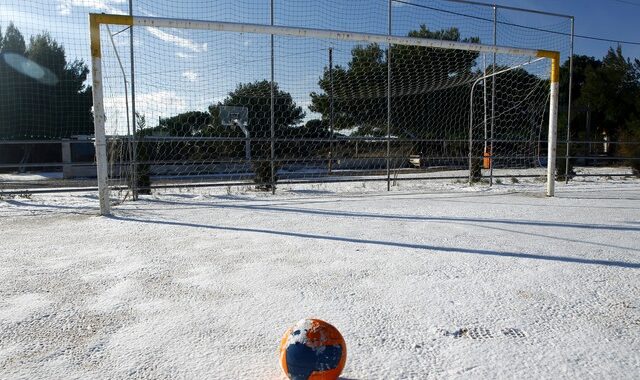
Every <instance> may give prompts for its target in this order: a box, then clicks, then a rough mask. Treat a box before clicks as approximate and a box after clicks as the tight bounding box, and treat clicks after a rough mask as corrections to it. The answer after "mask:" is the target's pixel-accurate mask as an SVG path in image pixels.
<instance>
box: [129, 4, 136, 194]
mask: <svg viewBox="0 0 640 380" xmlns="http://www.w3.org/2000/svg"><path fill="white" fill-rule="evenodd" d="M129 15H130V16H133V0H129ZM129 49H130V50H131V52H130V56H131V65H130V66H131V114H132V116H133V117H132V118H131V120H133V124H132V128H131V129H132V131H133V134H132V137H133V144H132V146H131V151H132V157H131V193H132V194H131V196H132V198H133V200H134V201H137V200H138V164H137V160H138V142H137V141H136V140H137V135H138V133H137V126H136V81H135V79H136V73H135V70H134V68H135V64H134V59H133V25H131V26H130V27H129Z"/></svg>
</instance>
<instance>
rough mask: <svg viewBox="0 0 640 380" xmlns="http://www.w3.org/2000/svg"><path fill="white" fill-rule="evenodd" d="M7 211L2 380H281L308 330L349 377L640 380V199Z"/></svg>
mask: <svg viewBox="0 0 640 380" xmlns="http://www.w3.org/2000/svg"><path fill="white" fill-rule="evenodd" d="M503 181H504V182H505V183H504V184H498V185H496V186H494V187H493V188H491V189H490V188H488V187H487V186H485V185H482V186H478V187H467V186H465V185H464V184H460V183H453V182H451V181H449V182H447V181H441V182H438V183H434V182H428V183H426V182H418V181H412V182H400V183H399V186H396V187H394V188H393V190H392V191H391V192H386V191H385V190H386V184H385V183H367V184H362V183H348V184H327V185H306V186H296V187H290V188H286V187H283V188H281V189H279V191H278V192H277V194H276V195H275V196H274V195H271V194H264V193H257V192H253V191H249V190H248V189H196V190H183V191H178V190H166V191H164V192H162V193H155V194H154V195H152V196H150V197H147V198H144V199H143V200H141V201H139V202H135V203H134V202H125V203H123V204H122V205H119V206H117V207H114V215H113V217H108V218H107V217H99V216H96V214H97V201H96V199H95V195H94V194H82V193H76V194H65V195H61V194H53V195H33V196H32V197H30V198H29V197H13V198H5V199H3V200H0V242H1V245H0V262H1V263H2V264H1V265H0V378H128V377H132V378H153V379H156V378H209V379H279V378H281V377H282V375H281V373H280V369H279V367H278V357H277V354H278V353H277V348H278V345H279V343H280V338H281V336H282V334H284V332H285V331H286V329H287V328H288V327H289V326H290V325H292V324H293V323H295V322H296V321H297V320H299V319H301V318H304V317H316V318H320V319H324V320H326V321H328V322H330V323H331V324H333V325H335V326H336V327H338V328H339V329H340V330H341V332H342V333H343V335H344V337H345V340H346V342H347V346H348V360H347V365H346V367H345V370H344V372H343V376H344V378H345V379H422V378H474V379H475V378H630V379H631V378H637V377H638V373H639V368H640V296H639V295H640V181H639V180H637V179H630V178H628V179H624V178H620V179H616V178H614V179H607V178H598V179H580V180H576V181H573V182H571V183H570V184H569V185H564V184H561V183H558V185H557V186H558V187H557V197H555V198H546V197H544V196H543V195H542V192H543V184H542V183H541V182H536V181H535V180H531V181H529V182H526V181H521V182H517V183H512V181H509V180H503Z"/></svg>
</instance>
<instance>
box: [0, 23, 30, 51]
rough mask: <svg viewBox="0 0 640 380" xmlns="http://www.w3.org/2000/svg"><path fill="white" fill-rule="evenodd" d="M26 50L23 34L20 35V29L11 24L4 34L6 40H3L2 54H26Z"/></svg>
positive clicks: (0, 49)
mask: <svg viewBox="0 0 640 380" xmlns="http://www.w3.org/2000/svg"><path fill="white" fill-rule="evenodd" d="M25 50H26V45H25V43H24V37H23V36H22V33H20V31H19V30H18V28H16V27H15V25H13V23H12V22H11V23H9V26H8V27H7V30H6V31H5V33H4V38H3V39H2V44H1V48H0V53H17V54H24V52H25Z"/></svg>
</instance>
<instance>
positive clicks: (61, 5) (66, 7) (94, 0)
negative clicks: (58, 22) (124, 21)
mask: <svg viewBox="0 0 640 380" xmlns="http://www.w3.org/2000/svg"><path fill="white" fill-rule="evenodd" d="M125 3H127V0H59V2H58V14H59V15H61V16H68V15H70V14H71V11H72V10H73V8H74V7H82V8H90V9H91V11H93V12H96V11H100V12H104V13H112V14H126V12H125V11H124V10H123V8H125V7H124V6H121V7H119V8H117V7H114V5H117V4H120V5H123V4H125Z"/></svg>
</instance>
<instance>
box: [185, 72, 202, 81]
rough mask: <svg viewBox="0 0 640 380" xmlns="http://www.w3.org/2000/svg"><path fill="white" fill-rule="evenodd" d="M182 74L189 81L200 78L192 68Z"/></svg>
mask: <svg viewBox="0 0 640 380" xmlns="http://www.w3.org/2000/svg"><path fill="white" fill-rule="evenodd" d="M182 76H183V77H184V78H186V79H187V80H188V81H189V82H195V81H196V79H198V73H196V72H195V71H192V70H187V71H185V72H184V73H182Z"/></svg>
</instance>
